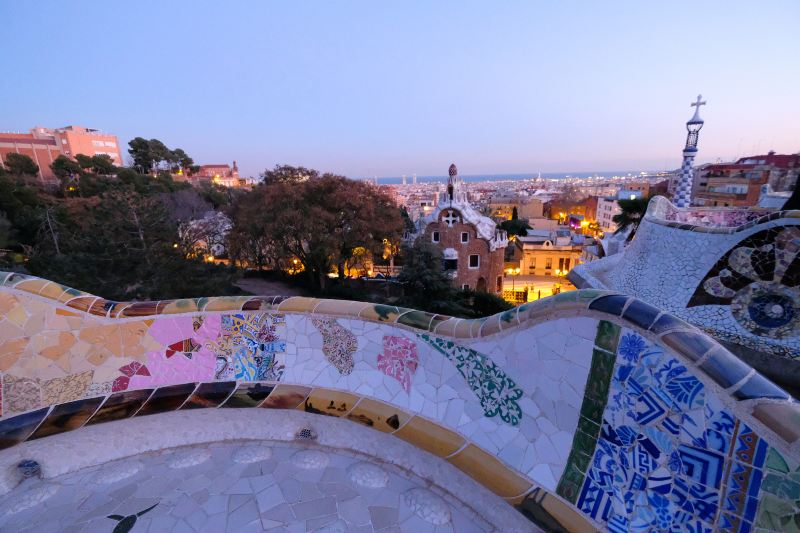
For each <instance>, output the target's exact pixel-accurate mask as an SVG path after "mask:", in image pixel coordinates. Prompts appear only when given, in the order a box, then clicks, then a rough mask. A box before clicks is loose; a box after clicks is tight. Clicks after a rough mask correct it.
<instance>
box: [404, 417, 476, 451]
mask: <svg viewBox="0 0 800 533" xmlns="http://www.w3.org/2000/svg"><path fill="white" fill-rule="evenodd" d="M394 435H395V436H397V437H400V438H401V439H403V440H404V441H406V442H409V443H411V444H413V445H414V446H416V447H417V448H422V449H423V450H425V451H427V452H430V453H432V454H434V455H437V456H439V457H447V456H448V455H450V454H452V453H454V452H456V451H457V450H458V449H459V448H461V447H462V446H463V445H464V442H465V441H464V437H462V436H461V435H459V434H458V433H456V432H454V431H451V430H449V429H447V428H445V427H443V426H440V425H439V424H437V423H436V422H432V421H430V420H428V419H426V418H422V417H420V416H415V417H413V418H412V419H411V420H409V421H408V422H407V423H406V424H405V425H404V426H403V427H401V428H400V429H398V430H397V431H396V432H395V433H394Z"/></svg>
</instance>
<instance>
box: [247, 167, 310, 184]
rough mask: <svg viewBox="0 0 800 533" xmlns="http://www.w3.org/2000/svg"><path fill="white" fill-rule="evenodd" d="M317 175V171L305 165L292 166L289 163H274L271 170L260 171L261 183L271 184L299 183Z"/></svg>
mask: <svg viewBox="0 0 800 533" xmlns="http://www.w3.org/2000/svg"><path fill="white" fill-rule="evenodd" d="M318 177H319V172H318V171H316V170H314V169H309V168H305V167H293V166H290V165H275V168H273V169H272V170H265V171H264V172H262V173H261V178H262V183H264V184H265V185H271V184H273V183H300V182H303V181H308V180H311V179H316V178H318Z"/></svg>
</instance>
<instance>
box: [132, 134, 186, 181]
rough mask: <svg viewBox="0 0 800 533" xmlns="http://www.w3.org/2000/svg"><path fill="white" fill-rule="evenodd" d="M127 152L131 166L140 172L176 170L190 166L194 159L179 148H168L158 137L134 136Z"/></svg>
mask: <svg viewBox="0 0 800 533" xmlns="http://www.w3.org/2000/svg"><path fill="white" fill-rule="evenodd" d="M128 146H129V147H130V148H128V153H129V154H130V155H131V158H132V159H133V166H134V167H135V168H136V169H138V170H139V172H142V173H155V172H157V171H158V170H159V169H162V170H173V169H174V170H177V168H178V167H181V168H185V167H189V166H192V165H193V164H194V161H193V160H192V158H191V157H189V156H188V155H186V152H184V151H183V150H181V149H180V148H178V149H176V150H174V151H173V150H170V149H169V148H167V145H165V144H164V143H163V142H161V141H159V140H158V139H150V140H147V139H144V138H142V137H136V138H135V139H133V140H132V141H130V142H129V143H128Z"/></svg>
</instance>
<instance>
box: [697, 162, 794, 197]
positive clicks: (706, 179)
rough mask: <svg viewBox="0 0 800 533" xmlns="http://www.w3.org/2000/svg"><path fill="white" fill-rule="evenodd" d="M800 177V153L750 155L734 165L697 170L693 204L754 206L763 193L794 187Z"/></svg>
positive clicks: (706, 167)
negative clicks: (767, 190) (767, 189)
mask: <svg viewBox="0 0 800 533" xmlns="http://www.w3.org/2000/svg"><path fill="white" fill-rule="evenodd" d="M798 175H800V153H798V154H791V155H786V154H776V153H775V152H769V153H768V154H766V155H757V156H747V157H742V158H740V159H738V160H737V161H736V162H734V163H716V164H713V165H705V166H704V167H702V168H698V169H697V178H696V180H695V181H696V184H695V188H694V198H693V204H695V205H698V206H704V207H752V206H755V205H758V201H759V197H760V196H761V190H762V188H763V187H764V186H766V185H769V187H770V189H771V190H772V191H788V190H791V189H792V188H794V185H795V183H796V182H797V178H798Z"/></svg>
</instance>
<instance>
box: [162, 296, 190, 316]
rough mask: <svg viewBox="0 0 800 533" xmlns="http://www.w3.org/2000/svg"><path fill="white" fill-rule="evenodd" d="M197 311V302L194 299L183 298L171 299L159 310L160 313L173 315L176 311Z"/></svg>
mask: <svg viewBox="0 0 800 533" xmlns="http://www.w3.org/2000/svg"><path fill="white" fill-rule="evenodd" d="M195 312H197V302H196V301H195V300H192V299H189V298H184V299H182V300H173V301H171V302H170V303H168V304H167V305H165V306H164V308H163V309H162V310H161V314H162V315H174V314H178V313H195Z"/></svg>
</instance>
